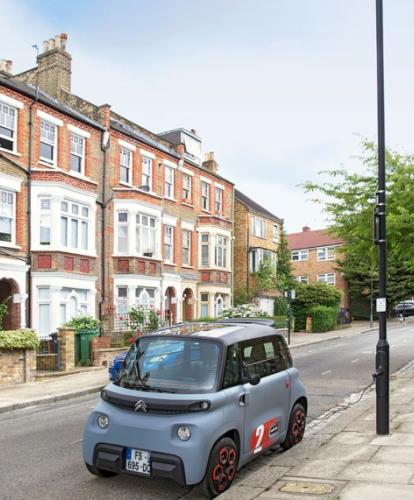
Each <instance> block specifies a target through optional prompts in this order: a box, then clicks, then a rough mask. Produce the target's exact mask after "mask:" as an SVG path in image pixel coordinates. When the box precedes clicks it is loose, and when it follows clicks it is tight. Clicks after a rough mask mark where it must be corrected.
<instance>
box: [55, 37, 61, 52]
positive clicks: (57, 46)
mask: <svg viewBox="0 0 414 500" xmlns="http://www.w3.org/2000/svg"><path fill="white" fill-rule="evenodd" d="M55 47H56V48H57V49H58V48H59V47H60V35H56V36H55Z"/></svg>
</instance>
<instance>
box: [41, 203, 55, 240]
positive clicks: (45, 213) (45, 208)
mask: <svg viewBox="0 0 414 500" xmlns="http://www.w3.org/2000/svg"><path fill="white" fill-rule="evenodd" d="M39 213H40V221H39V244H40V245H41V246H42V247H43V246H44V247H46V246H50V245H51V244H52V199H51V197H50V196H41V197H39ZM42 228H45V229H49V241H48V242H42Z"/></svg>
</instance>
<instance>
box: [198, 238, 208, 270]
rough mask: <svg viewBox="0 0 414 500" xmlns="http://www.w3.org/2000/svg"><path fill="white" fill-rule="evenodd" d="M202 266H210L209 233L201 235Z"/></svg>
mask: <svg viewBox="0 0 414 500" xmlns="http://www.w3.org/2000/svg"><path fill="white" fill-rule="evenodd" d="M200 264H201V267H209V265H210V262H209V235H208V234H202V235H201V262H200Z"/></svg>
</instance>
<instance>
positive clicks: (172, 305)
mask: <svg viewBox="0 0 414 500" xmlns="http://www.w3.org/2000/svg"><path fill="white" fill-rule="evenodd" d="M164 313H165V320H166V322H167V323H169V324H170V325H173V324H174V323H176V322H177V295H176V292H175V288H174V287H173V286H169V287H168V288H167V289H166V290H165V295H164Z"/></svg>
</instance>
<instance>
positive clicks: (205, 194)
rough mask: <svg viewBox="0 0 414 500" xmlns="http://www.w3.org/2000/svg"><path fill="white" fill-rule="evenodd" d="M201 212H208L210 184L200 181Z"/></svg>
mask: <svg viewBox="0 0 414 500" xmlns="http://www.w3.org/2000/svg"><path fill="white" fill-rule="evenodd" d="M201 210H203V211H204V212H209V211H210V184H209V183H208V182H205V181H201Z"/></svg>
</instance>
